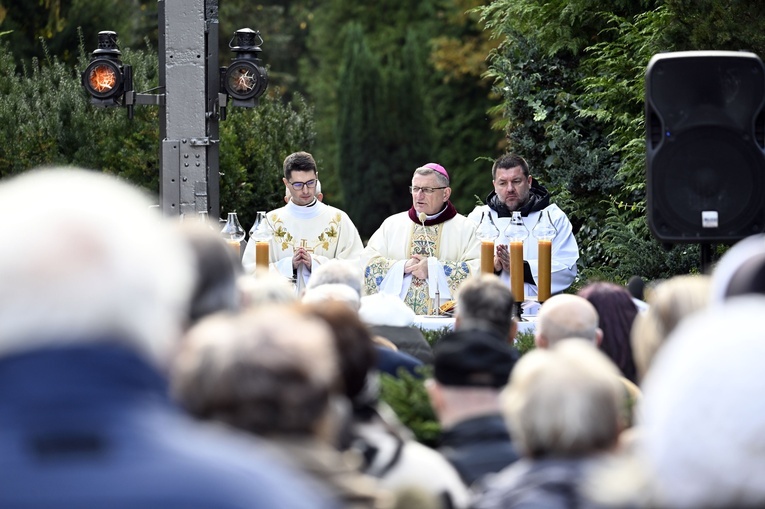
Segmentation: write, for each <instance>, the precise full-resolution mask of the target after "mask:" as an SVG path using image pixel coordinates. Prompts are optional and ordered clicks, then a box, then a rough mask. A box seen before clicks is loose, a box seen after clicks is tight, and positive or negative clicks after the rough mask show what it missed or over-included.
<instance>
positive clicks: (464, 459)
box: [428, 329, 518, 486]
mask: <svg viewBox="0 0 765 509" xmlns="http://www.w3.org/2000/svg"><path fill="white" fill-rule="evenodd" d="M434 353H435V361H434V367H433V370H434V372H433V380H429V383H428V394H429V396H430V401H431V404H432V406H433V409H434V410H435V412H436V415H437V416H438V419H439V421H440V422H441V426H442V428H443V432H442V435H441V443H440V446H439V449H438V450H439V452H441V453H442V454H443V455H444V456H445V457H446V459H448V460H449V462H450V463H451V464H452V465H454V467H455V468H456V469H457V472H459V474H460V476H461V477H462V480H463V481H464V482H465V484H467V485H468V486H470V485H472V484H473V483H474V482H476V481H477V480H479V479H481V478H482V477H483V476H485V475H487V474H489V473H493V472H499V471H500V470H502V469H503V468H505V467H506V466H508V465H510V464H511V463H513V462H514V461H516V460H517V459H518V453H517V451H516V450H515V448H514V447H513V443H512V441H511V439H510V435H509V433H508V431H507V427H506V426H505V423H504V420H503V419H502V416H501V414H500V407H499V390H500V389H501V388H502V387H504V385H505V384H506V383H507V380H508V377H509V376H510V373H511V371H512V369H513V366H514V365H515V362H516V360H517V359H518V352H517V351H516V350H515V349H514V348H512V347H511V346H510V345H508V344H507V343H506V341H505V339H504V338H500V337H498V336H496V335H495V334H493V333H491V332H488V331H485V330H477V329H474V330H461V331H458V332H454V333H451V334H447V335H446V336H444V337H443V338H442V339H441V341H440V342H439V343H438V344H437V345H436V347H435V348H434Z"/></svg>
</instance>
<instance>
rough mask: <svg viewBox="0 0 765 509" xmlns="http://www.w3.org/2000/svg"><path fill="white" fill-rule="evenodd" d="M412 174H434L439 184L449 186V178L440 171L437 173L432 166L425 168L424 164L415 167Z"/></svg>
mask: <svg viewBox="0 0 765 509" xmlns="http://www.w3.org/2000/svg"><path fill="white" fill-rule="evenodd" d="M414 175H422V176H424V177H427V176H428V175H435V176H436V180H437V181H438V185H439V186H443V187H449V179H448V178H446V177H445V176H444V175H443V174H442V173H439V172H437V171H436V170H434V169H432V168H427V167H425V166H423V167H420V168H417V169H416V170H414ZM414 175H412V176H414Z"/></svg>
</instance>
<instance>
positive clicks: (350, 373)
mask: <svg viewBox="0 0 765 509" xmlns="http://www.w3.org/2000/svg"><path fill="white" fill-rule="evenodd" d="M303 308H304V310H305V312H306V313H307V314H308V315H311V316H315V317H318V318H321V319H322V320H324V321H325V322H326V323H327V325H329V328H330V329H331V330H332V335H333V337H334V340H335V346H336V347H337V355H338V358H339V363H340V378H341V379H342V384H343V389H344V391H345V395H346V396H347V397H348V398H349V399H350V400H353V399H354V398H355V397H356V396H358V395H359V394H361V392H362V391H363V390H364V386H365V385H366V382H367V373H368V372H369V370H371V369H372V368H373V367H374V366H375V363H376V361H377V352H376V351H375V347H374V343H373V342H372V334H371V333H370V332H369V329H368V328H367V326H366V324H364V322H362V321H361V318H359V315H358V313H357V312H355V311H353V310H352V309H350V308H349V307H348V306H347V305H346V304H342V303H340V302H334V301H329V302H323V303H321V304H306V305H304V306H303Z"/></svg>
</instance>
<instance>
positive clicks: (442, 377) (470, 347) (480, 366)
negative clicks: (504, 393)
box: [433, 330, 519, 387]
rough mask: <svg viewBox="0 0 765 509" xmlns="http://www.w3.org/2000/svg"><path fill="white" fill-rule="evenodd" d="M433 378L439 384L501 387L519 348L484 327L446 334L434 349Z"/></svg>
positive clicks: (517, 355)
mask: <svg viewBox="0 0 765 509" xmlns="http://www.w3.org/2000/svg"><path fill="white" fill-rule="evenodd" d="M433 354H434V357H435V359H434V361H433V368H434V370H433V371H434V377H435V379H436V381H437V382H438V383H440V384H442V385H456V386H463V387H464V386H470V387H503V386H505V385H506V384H507V380H508V378H509V377H510V372H511V371H512V370H513V366H515V363H516V361H517V360H518V357H519V354H518V351H517V350H516V349H515V348H513V347H511V346H510V345H509V344H507V343H506V342H505V341H504V340H502V339H500V338H499V337H498V336H497V335H495V334H492V333H490V332H487V331H484V330H460V331H457V332H452V333H449V334H446V335H445V336H444V337H443V338H441V341H439V342H438V344H436V346H435V348H434V349H433Z"/></svg>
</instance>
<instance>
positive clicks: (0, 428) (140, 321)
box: [0, 168, 335, 509]
mask: <svg viewBox="0 0 765 509" xmlns="http://www.w3.org/2000/svg"><path fill="white" fill-rule="evenodd" d="M149 206H150V202H149V201H148V200H146V199H145V197H144V196H143V195H142V194H141V193H140V192H139V191H137V190H135V189H133V188H131V187H130V186H128V185H127V184H125V183H122V182H119V181H117V180H116V179H114V178H112V177H108V176H106V175H104V174H101V173H98V172H93V171H84V170H77V169H71V168H53V169H48V170H37V171H30V172H27V173H25V174H23V175H21V176H19V177H15V178H13V179H11V180H7V181H4V182H2V183H0V215H2V216H3V217H5V218H6V220H5V221H2V222H0V239H2V242H0V281H2V285H0V486H2V488H0V507H24V508H26V509H44V508H57V509H69V508H72V509H74V508H83V507H93V508H95V507H98V508H113V509H127V508H136V507H141V508H142V509H160V508H161V509H167V508H181V507H183V508H202V507H215V508H216V509H227V508H228V509H239V508H244V507H248V508H271V507H279V508H294V509H312V508H315V507H317V506H318V507H334V506H335V505H334V503H331V505H330V503H328V499H327V498H326V496H325V495H324V494H323V492H322V491H320V490H319V489H318V487H317V486H314V485H313V484H312V483H310V482H309V481H307V480H306V478H304V477H303V476H302V475H300V474H298V473H297V471H295V470H292V469H290V468H288V467H287V466H286V464H283V463H282V461H281V459H280V458H279V457H278V456H276V455H275V454H271V453H267V452H266V450H265V449H264V448H263V447H262V446H261V445H260V443H259V442H256V441H255V440H254V439H248V438H246V437H244V436H240V435H236V434H234V432H232V431H224V430H223V429H222V428H217V427H216V428H211V427H208V426H206V425H202V424H200V423H198V422H196V421H195V420H193V419H191V418H190V417H189V416H187V415H186V414H184V413H183V412H182V411H180V410H179V409H178V408H177V406H176V405H174V404H173V403H172V401H171V400H170V399H169V397H168V389H167V382H166V377H165V370H166V367H167V366H168V365H169V363H170V362H171V359H172V356H173V354H174V351H175V349H176V347H177V343H178V338H179V337H180V333H181V329H182V327H183V325H184V324H185V321H186V317H187V316H188V309H189V302H190V297H191V293H192V290H193V284H194V263H193V257H192V254H191V252H190V251H189V249H188V246H187V245H186V244H185V243H184V242H183V240H182V239H181V237H180V235H179V232H178V231H177V229H174V228H171V227H170V226H169V223H166V222H165V221H166V220H163V219H162V217H161V216H160V215H159V213H158V212H156V211H154V210H151V209H150V208H149ZM19 211H24V217H23V220H21V219H19V218H16V219H14V217H15V216H18V213H19Z"/></svg>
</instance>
